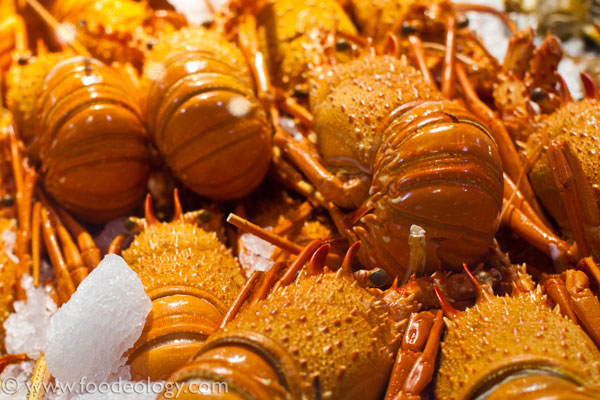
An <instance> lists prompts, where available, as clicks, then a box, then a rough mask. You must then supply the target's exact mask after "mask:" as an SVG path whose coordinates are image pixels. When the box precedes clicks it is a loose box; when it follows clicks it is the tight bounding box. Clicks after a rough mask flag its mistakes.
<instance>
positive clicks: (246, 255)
mask: <svg viewBox="0 0 600 400" xmlns="http://www.w3.org/2000/svg"><path fill="white" fill-rule="evenodd" d="M240 241H241V244H242V251H241V252H240V255H239V260H240V264H242V267H243V268H244V271H245V272H246V273H248V274H251V273H252V272H253V271H268V270H270V269H271V267H272V266H273V264H274V261H273V260H271V256H272V255H273V252H274V251H275V249H276V246H274V245H272V244H271V243H268V242H265V241H264V240H262V239H261V238H259V237H257V236H254V235H253V234H251V233H244V234H242V236H241V237H240Z"/></svg>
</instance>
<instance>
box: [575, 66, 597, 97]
mask: <svg viewBox="0 0 600 400" xmlns="http://www.w3.org/2000/svg"><path fill="white" fill-rule="evenodd" d="M579 76H580V77H581V82H582V83H583V88H584V90H585V97H586V98H588V99H596V100H598V99H600V91H599V90H598V85H596V82H595V81H594V79H593V78H592V77H591V76H589V75H588V74H586V73H585V72H581V73H580V74H579Z"/></svg>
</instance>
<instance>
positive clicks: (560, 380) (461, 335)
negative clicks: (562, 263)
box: [435, 266, 600, 400]
mask: <svg viewBox="0 0 600 400" xmlns="http://www.w3.org/2000/svg"><path fill="white" fill-rule="evenodd" d="M465 272H466V273H467V274H469V276H470V279H471V281H472V282H473V285H474V287H475V288H476V290H477V304H476V306H475V307H472V308H469V309H467V310H465V311H462V312H459V311H457V310H456V309H454V308H453V307H452V306H451V305H450V304H449V303H448V301H447V299H446V298H445V297H444V295H443V294H441V292H439V291H438V299H439V301H440V304H441V306H442V307H443V309H444V312H445V314H446V316H447V323H446V324H447V331H446V334H445V335H444V339H443V342H442V346H441V347H442V351H441V357H440V367H439V371H438V374H437V379H436V382H435V395H436V397H437V398H440V399H452V400H454V399H473V398H487V399H517V398H531V399H534V398H535V399H537V398H543V397H546V396H551V397H552V398H557V399H595V398H597V397H598V394H599V393H600V351H599V350H598V347H596V346H597V345H598V344H600V342H598V341H596V344H594V342H593V341H592V340H591V338H590V337H589V336H587V335H586V334H585V332H584V331H583V330H582V329H581V328H580V327H579V326H578V325H577V324H576V322H575V321H576V320H571V319H569V318H568V317H564V316H562V315H559V314H558V315H557V314H556V313H554V312H552V310H551V308H550V307H549V306H548V301H547V298H546V295H544V294H542V288H541V287H540V286H539V285H538V286H537V287H536V285H535V284H534V283H533V282H532V280H531V277H530V276H529V275H527V274H526V273H525V268H524V266H520V267H519V269H518V270H517V276H516V279H515V282H514V289H513V293H512V295H511V296H504V297H499V296H495V295H494V294H493V293H492V292H491V291H490V288H489V287H488V286H487V285H485V284H483V285H482V284H480V283H479V281H477V279H476V278H474V277H473V276H472V275H470V272H469V271H468V270H467V269H466V268H465ZM565 274H566V286H567V288H568V292H569V293H570V294H571V295H572V297H571V298H570V301H571V304H574V305H576V306H579V307H578V311H581V312H582V314H579V315H580V317H581V316H582V315H583V316H584V317H586V318H588V319H591V321H598V318H600V303H599V302H598V298H596V297H595V296H594V295H593V293H592V292H591V290H590V289H589V281H588V280H587V276H586V275H585V273H583V272H581V271H575V270H567V271H566V273H565ZM564 283H565V282H563V284H564ZM583 304H585V306H583ZM582 306H583V307H582ZM562 310H563V308H562V305H561V311H562ZM598 326H599V325H598V324H597V323H596V324H595V325H592V328H593V329H594V330H595V332H592V333H595V335H596V338H598V333H599V332H600V331H599V330H598ZM507 329H510V333H509V334H507ZM596 340H597V339H596ZM523 396H525V397H523Z"/></svg>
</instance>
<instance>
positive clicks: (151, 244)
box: [123, 220, 245, 379]
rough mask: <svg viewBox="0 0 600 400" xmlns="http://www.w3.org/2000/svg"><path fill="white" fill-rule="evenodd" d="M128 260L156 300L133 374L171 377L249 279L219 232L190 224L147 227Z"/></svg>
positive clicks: (132, 355) (134, 357)
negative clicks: (220, 238) (219, 237)
mask: <svg viewBox="0 0 600 400" xmlns="http://www.w3.org/2000/svg"><path fill="white" fill-rule="evenodd" d="M123 258H124V259H125V261H126V262H127V263H128V264H129V265H130V266H131V268H132V269H133V270H134V271H135V272H136V273H137V274H138V275H139V277H140V279H141V280H142V283H143V285H144V288H145V289H146V291H147V292H148V295H149V296H150V299H151V300H152V311H151V313H150V315H149V316H148V319H147V321H146V325H145V327H144V331H143V333H142V335H141V337H140V339H139V340H138V342H137V343H136V345H135V346H134V349H133V350H132V351H131V353H130V354H129V363H130V366H131V373H132V376H133V377H134V378H139V379H144V378H146V377H150V378H151V379H166V378H167V377H168V376H169V375H170V374H171V373H172V372H173V371H175V370H176V369H178V368H180V367H181V366H183V365H184V364H185V362H186V361H188V360H189V359H190V358H191V357H192V356H193V355H194V354H195V353H196V352H197V351H198V349H199V348H200V346H201V345H202V343H203V342H204V340H205V339H206V338H207V337H208V336H209V335H210V334H212V333H213V332H214V330H215V329H216V328H217V326H218V325H219V323H220V321H221V319H222V317H223V314H224V313H225V311H226V310H227V308H228V307H229V306H230V304H231V303H232V302H233V299H234V298H235V296H236V294H237V293H238V291H239V289H240V288H241V286H242V285H243V283H244V281H245V279H244V277H243V276H242V274H241V269H240V266H239V265H238V263H237V261H236V260H235V259H234V258H233V256H232V255H231V252H230V251H229V250H228V249H226V248H225V246H224V245H223V244H221V243H220V242H219V240H218V239H217V237H216V235H215V234H214V233H206V232H205V231H203V230H202V229H200V228H198V227H197V226H196V225H195V224H193V223H190V222H186V221H185V220H178V221H173V222H171V223H159V224H155V225H149V226H147V227H146V229H145V230H144V231H143V232H142V233H140V234H139V235H138V236H137V237H136V239H135V240H134V242H133V243H132V244H131V246H130V247H129V248H128V249H127V250H125V251H123Z"/></svg>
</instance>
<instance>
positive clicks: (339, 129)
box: [275, 55, 503, 282]
mask: <svg viewBox="0 0 600 400" xmlns="http://www.w3.org/2000/svg"><path fill="white" fill-rule="evenodd" d="M310 84H311V92H310V107H311V110H312V111H313V114H314V129H315V132H316V135H317V147H318V153H319V156H320V158H321V159H318V158H317V157H316V156H315V155H313V154H311V152H310V151H309V150H308V149H307V148H306V146H304V145H303V144H302V143H298V142H296V141H295V140H293V139H292V138H291V137H289V135H286V134H285V133H283V132H278V133H277V134H276V135H275V144H276V145H277V146H279V147H280V148H281V150H282V152H283V154H284V157H286V158H287V159H289V160H291V161H292V163H293V164H295V165H296V166H297V167H299V168H300V169H301V170H302V172H303V173H304V174H305V175H306V177H307V178H308V179H309V180H310V181H311V183H312V184H313V185H314V186H315V188H316V189H317V190H318V191H319V193H320V195H321V196H322V197H323V198H324V199H325V200H326V201H328V202H333V203H334V204H336V205H337V206H340V207H343V208H347V209H351V210H354V211H352V213H350V214H349V215H347V216H343V215H342V214H341V212H340V210H339V209H337V208H332V207H330V206H329V205H327V204H325V205H326V206H327V207H329V209H330V210H331V213H332V216H333V217H334V221H336V225H337V226H338V229H339V230H340V232H341V233H342V234H345V235H346V236H347V237H348V238H350V240H352V241H356V240H358V239H360V240H361V242H362V244H363V245H362V246H361V252H360V253H359V255H358V258H359V260H360V261H361V262H362V263H363V265H365V266H367V267H375V266H378V267H382V268H384V269H385V270H386V271H387V272H388V274H389V276H390V277H391V278H392V279H393V277H395V276H398V277H399V279H400V281H401V282H405V281H406V280H407V279H408V277H409V276H410V275H411V274H413V273H415V272H419V273H423V272H432V271H433V270H436V269H439V268H440V266H442V265H444V266H449V267H453V268H458V267H460V266H461V265H462V263H463V262H466V263H474V262H476V261H478V260H479V259H481V258H482V256H483V255H485V254H486V253H487V251H488V249H489V246H490V242H491V240H492V237H493V236H494V234H495V233H496V230H497V228H498V226H499V222H500V219H499V218H500V210H501V206H502V200H501V199H502V192H503V177H502V166H501V160H500V156H499V153H498V148H497V145H496V141H495V140H494V137H493V136H492V134H491V133H490V132H489V131H488V129H487V128H486V127H485V126H484V125H483V124H482V123H481V122H480V121H479V120H478V119H477V118H476V117H475V116H474V115H473V114H471V113H470V112H468V111H467V110H466V109H464V108H463V107H462V106H460V105H458V104H456V103H454V102H450V101H448V100H445V99H444V98H443V97H442V95H441V93H439V92H438V91H437V90H436V89H435V88H434V87H433V86H431V85H430V84H429V83H428V82H427V81H426V80H425V79H424V78H423V77H422V76H421V74H420V73H419V72H417V70H415V69H414V68H412V67H411V66H409V65H408V63H407V61H406V60H405V59H402V60H398V59H396V58H394V57H390V56H385V55H379V56H372V55H368V56H364V57H362V58H358V59H356V60H354V61H352V62H350V63H348V64H343V65H336V66H324V67H322V68H320V69H319V70H318V71H317V72H316V73H315V75H314V78H313V79H312V80H311V82H310ZM321 160H323V161H324V162H325V165H323V161H321ZM412 224H417V225H419V226H421V227H422V228H424V229H425V231H426V232H427V238H426V240H427V263H426V269H425V271H413V270H411V269H409V268H408V267H409V264H408V258H409V251H408V244H407V238H408V236H409V229H410V226H411V225H412Z"/></svg>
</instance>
